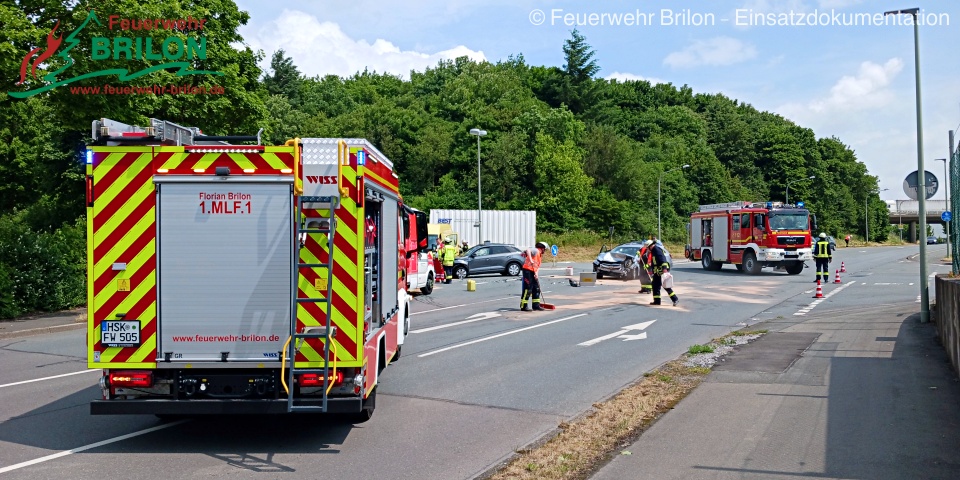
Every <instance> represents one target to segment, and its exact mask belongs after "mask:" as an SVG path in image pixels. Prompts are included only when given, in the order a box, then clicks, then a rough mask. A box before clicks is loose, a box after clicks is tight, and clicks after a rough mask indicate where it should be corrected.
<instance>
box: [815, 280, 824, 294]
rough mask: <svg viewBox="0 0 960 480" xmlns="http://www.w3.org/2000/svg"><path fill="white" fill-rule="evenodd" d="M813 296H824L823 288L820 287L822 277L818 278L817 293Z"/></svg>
mask: <svg viewBox="0 0 960 480" xmlns="http://www.w3.org/2000/svg"><path fill="white" fill-rule="evenodd" d="M813 298H823V288H822V287H820V279H819V278H818V279H817V294H816V295H814V296H813Z"/></svg>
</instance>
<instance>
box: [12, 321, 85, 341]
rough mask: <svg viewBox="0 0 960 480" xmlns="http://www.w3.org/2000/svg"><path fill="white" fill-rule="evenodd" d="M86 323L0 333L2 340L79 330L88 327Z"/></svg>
mask: <svg viewBox="0 0 960 480" xmlns="http://www.w3.org/2000/svg"><path fill="white" fill-rule="evenodd" d="M86 326H87V324H86V323H71V324H68V325H52V326H49V327H40V328H28V329H26V330H19V331H16V332H6V333H0V340H6V339H8V338H19V337H29V336H33V335H41V334H44V333H53V332H59V331H65V330H79V329H81V328H84V327H86Z"/></svg>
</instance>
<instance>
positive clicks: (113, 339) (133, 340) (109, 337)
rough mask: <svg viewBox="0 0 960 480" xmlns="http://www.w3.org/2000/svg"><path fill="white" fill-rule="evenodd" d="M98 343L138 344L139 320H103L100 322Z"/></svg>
mask: <svg viewBox="0 0 960 480" xmlns="http://www.w3.org/2000/svg"><path fill="white" fill-rule="evenodd" d="M100 343H101V344H102V345H104V346H106V347H136V346H137V345H140V321H139V320H104V321H102V322H100Z"/></svg>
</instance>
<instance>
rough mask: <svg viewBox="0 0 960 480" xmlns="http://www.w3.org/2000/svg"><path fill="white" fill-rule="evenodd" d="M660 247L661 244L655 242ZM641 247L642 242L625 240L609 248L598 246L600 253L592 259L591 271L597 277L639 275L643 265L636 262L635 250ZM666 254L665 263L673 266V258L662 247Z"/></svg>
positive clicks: (635, 276) (636, 276)
mask: <svg viewBox="0 0 960 480" xmlns="http://www.w3.org/2000/svg"><path fill="white" fill-rule="evenodd" d="M657 243H658V244H659V245H660V246H661V247H663V244H662V243H660V242H657ZM641 248H643V242H627V243H624V244H621V245H617V246H616V247H613V248H612V249H610V250H607V246H606V245H604V246H602V247H600V253H598V254H597V258H596V259H595V260H594V261H593V271H594V272H596V274H597V278H598V279H600V278H603V277H605V276H610V277H617V278H623V279H625V280H634V279H636V278H638V277H639V276H640V269H641V268H643V266H641V265H639V264H638V263H637V251H638V250H640V249H641ZM663 252H664V254H666V256H667V263H669V264H670V265H671V267H672V266H673V259H672V258H671V257H670V252H668V251H667V249H666V248H664V249H663Z"/></svg>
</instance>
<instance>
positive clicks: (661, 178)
mask: <svg viewBox="0 0 960 480" xmlns="http://www.w3.org/2000/svg"><path fill="white" fill-rule="evenodd" d="M683 168H690V165H684V166H682V167H677V168H674V169H673V170H667V171H666V172H663V173H661V174H660V178H657V240H662V238H661V236H660V183H661V181H662V180H663V176H664V175H666V174H668V173H670V172H676V171H677V170H680V169H683Z"/></svg>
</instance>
